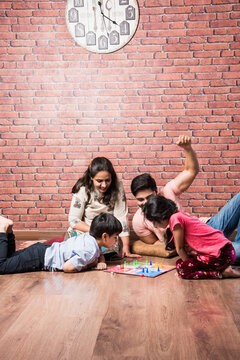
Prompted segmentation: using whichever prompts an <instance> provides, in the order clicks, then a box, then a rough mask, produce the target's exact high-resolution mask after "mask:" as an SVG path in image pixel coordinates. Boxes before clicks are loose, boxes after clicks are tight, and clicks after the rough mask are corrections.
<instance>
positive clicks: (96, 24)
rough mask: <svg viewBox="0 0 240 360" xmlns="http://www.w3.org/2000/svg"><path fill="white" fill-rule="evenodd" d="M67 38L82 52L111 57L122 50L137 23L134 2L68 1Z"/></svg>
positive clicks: (137, 12)
mask: <svg viewBox="0 0 240 360" xmlns="http://www.w3.org/2000/svg"><path fill="white" fill-rule="evenodd" d="M66 20H67V26H68V29H69V32H70V34H71V35H72V37H73V38H74V40H75V41H76V42H77V43H78V44H79V45H80V46H82V47H84V48H85V49H87V50H89V51H92V52H96V53H111V52H114V51H116V50H118V49H120V48H122V47H123V46H125V45H126V44H127V43H128V42H129V41H130V40H131V38H132V37H133V35H134V34H135V31H136V30H137V26H138V21H139V6H138V2H137V0H68V2H67V8H66Z"/></svg>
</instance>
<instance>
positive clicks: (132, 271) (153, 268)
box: [105, 260, 175, 278]
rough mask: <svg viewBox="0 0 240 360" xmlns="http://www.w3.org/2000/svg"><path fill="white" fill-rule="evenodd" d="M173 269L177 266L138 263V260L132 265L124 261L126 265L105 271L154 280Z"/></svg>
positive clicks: (150, 262)
mask: <svg viewBox="0 0 240 360" xmlns="http://www.w3.org/2000/svg"><path fill="white" fill-rule="evenodd" d="M173 269H175V266H172V265H165V264H160V263H152V261H149V262H148V261H146V262H145V263H143V262H138V260H134V261H133V262H132V263H127V262H126V261H124V264H121V265H116V266H112V267H110V268H108V269H106V270H105V271H107V272H110V273H117V274H126V275H135V276H141V277H150V278H154V277H156V276H159V275H161V274H164V273H165V272H168V271H171V270H173Z"/></svg>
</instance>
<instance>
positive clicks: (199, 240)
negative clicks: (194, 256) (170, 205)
mask: <svg viewBox="0 0 240 360" xmlns="http://www.w3.org/2000/svg"><path fill="white" fill-rule="evenodd" d="M177 224H179V225H180V226H181V227H182V228H183V230H184V241H185V243H186V245H188V246H186V252H187V253H189V252H191V251H190V250H192V249H193V250H195V251H197V252H198V253H201V254H207V255H210V256H215V257H219V256H220V252H221V249H222V248H223V247H224V246H225V245H226V244H231V241H229V240H228V239H227V238H225V236H224V235H223V233H222V231H220V230H216V229H213V228H212V227H211V226H209V225H207V224H204V223H203V222H202V221H200V220H199V219H197V218H194V217H192V216H190V215H188V214H186V213H184V212H182V211H179V212H177V213H176V214H173V215H172V216H171V218H170V221H169V226H170V229H171V231H173V229H174V227H175V225H177ZM189 247H190V248H189Z"/></svg>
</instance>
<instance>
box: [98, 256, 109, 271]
mask: <svg viewBox="0 0 240 360" xmlns="http://www.w3.org/2000/svg"><path fill="white" fill-rule="evenodd" d="M106 268H107V264H106V261H105V257H104V255H103V254H101V255H100V256H99V258H98V263H97V266H96V267H95V269H96V270H104V269H106Z"/></svg>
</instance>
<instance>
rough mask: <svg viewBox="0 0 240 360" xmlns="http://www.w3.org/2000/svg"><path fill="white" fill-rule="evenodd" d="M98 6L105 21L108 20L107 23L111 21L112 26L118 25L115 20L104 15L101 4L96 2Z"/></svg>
mask: <svg viewBox="0 0 240 360" xmlns="http://www.w3.org/2000/svg"><path fill="white" fill-rule="evenodd" d="M98 5H99V7H100V11H101V14H102V16H103V17H105V18H106V19H108V20H109V21H111V22H112V23H113V24H114V25H118V24H117V23H116V21H115V20H112V19H110V18H109V17H108V16H107V15H105V14H104V12H103V11H102V3H101V1H98Z"/></svg>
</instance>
